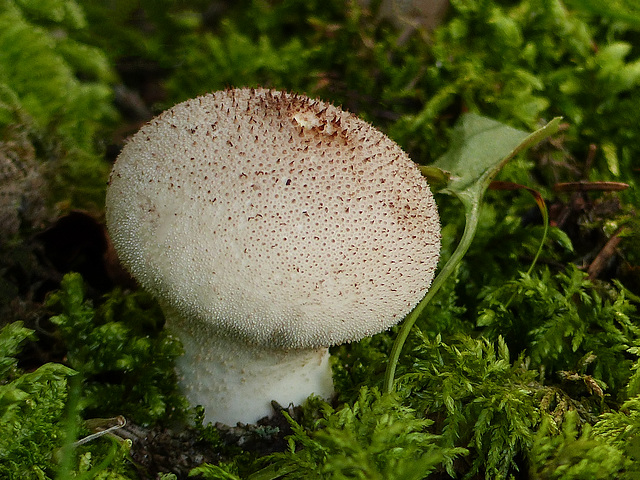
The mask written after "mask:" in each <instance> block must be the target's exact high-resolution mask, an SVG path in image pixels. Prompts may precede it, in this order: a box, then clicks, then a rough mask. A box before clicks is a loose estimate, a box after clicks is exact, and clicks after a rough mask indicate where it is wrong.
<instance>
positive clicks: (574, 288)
mask: <svg viewBox="0 0 640 480" xmlns="http://www.w3.org/2000/svg"><path fill="white" fill-rule="evenodd" d="M420 3H421V2H417V1H415V2H413V4H414V5H418V4H420ZM425 3H426V2H425ZM380 4H383V5H382V11H385V12H387V13H389V12H392V14H391V16H389V15H387V16H386V17H385V16H382V15H380V14H379V13H378V12H379V7H380V6H381V5H380ZM410 4H411V2H399V1H398V2H393V1H390V2H387V1H382V2H380V1H371V2H364V1H363V2H356V1H355V0H352V1H342V0H341V1H338V0H310V1H302V0H282V1H275V0H273V1H271V0H270V1H267V0H253V1H249V0H246V1H239V2H222V1H211V0H206V1H205V0H196V1H192V2H177V1H171V0H161V1H155V0H154V1H150V0H138V1H135V2H131V1H124V0H113V1H111V2H94V1H89V0H47V1H37V2H36V1H30V0H0V222H2V223H1V224H0V322H1V325H2V326H3V327H4V328H3V329H2V330H1V331H0V477H2V478H9V479H18V478H19V479H23V478H28V479H30V478H34V479H48V478H61V479H65V478H105V479H106V478H109V479H136V478H156V476H157V475H158V476H159V477H158V478H166V479H169V478H175V477H172V475H177V476H178V477H180V478H184V477H185V476H186V475H187V474H188V472H189V471H190V470H192V469H194V468H196V467H198V468H197V470H194V474H198V475H200V476H201V477H202V478H231V479H235V478H249V477H250V478H253V479H267V478H269V479H271V478H289V479H294V478H335V479H342V478H380V479H414V478H415V479H421V478H429V479H441V478H452V477H455V478H469V479H477V478H491V479H493V478H505V479H506V478H532V479H591V478H622V479H634V478H640V466H639V465H640V317H639V315H638V312H637V307H638V305H639V304H640V221H639V220H638V218H639V217H638V213H637V212H638V210H639V209H640V189H639V188H638V186H639V183H640V182H639V176H640V108H638V106H640V11H639V9H638V7H637V6H636V4H635V2H633V1H632V0H618V1H615V2H613V1H612V2H606V3H602V2H596V1H591V0H590V1H588V2H587V1H584V2H581V1H569V0H567V1H561V0H521V1H516V0H480V1H471V0H451V1H450V5H449V8H448V11H447V13H446V16H445V17H444V18H443V20H442V23H441V24H440V25H439V26H438V28H436V29H435V30H432V31H427V30H426V29H424V28H422V25H423V24H422V23H421V21H420V19H419V16H417V13H416V12H412V11H407V10H405V11H404V12H405V13H404V14H403V13H402V8H406V6H407V5H410ZM389 5H391V6H392V7H394V8H391V9H389V8H388V7H389ZM403 6H404V7H403ZM394 12H395V13H394ZM394 15H395V17H394ZM425 24H426V23H425ZM258 85H261V86H265V87H273V88H279V89H288V90H293V91H298V92H301V93H305V94H307V95H309V96H314V97H319V98H322V99H324V100H327V101H331V102H334V103H335V104H340V105H342V106H343V107H344V108H346V109H349V110H351V111H352V112H354V113H356V114H358V115H360V116H361V117H363V118H364V119H366V120H367V121H369V122H371V123H373V124H374V125H376V126H377V127H379V128H380V129H382V130H383V131H385V132H386V133H388V134H389V135H390V136H391V137H392V138H393V139H394V140H396V141H397V142H398V143H399V144H400V145H401V146H402V147H403V148H404V149H406V150H407V151H408V152H409V154H410V155H411V157H412V158H413V159H414V160H415V161H416V162H417V163H419V164H423V165H425V164H429V163H431V162H433V161H434V160H435V159H437V158H438V157H439V156H440V155H442V154H443V153H444V152H446V151H447V150H448V149H449V148H451V147H452V146H453V145H455V144H456V141H457V140H459V139H457V138H456V137H455V130H454V129H453V126H454V125H455V123H456V121H457V120H458V119H459V118H460V116H461V115H462V114H463V113H464V112H473V113H477V114H481V115H484V116H487V117H491V118H493V119H496V120H499V121H501V122H503V123H505V124H508V125H510V126H513V127H516V128H518V129H521V130H525V131H532V130H534V129H536V128H538V127H539V126H541V125H543V124H545V123H546V122H548V121H549V120H551V119H552V118H554V117H557V116H562V117H563V125H562V128H561V131H560V132H559V133H558V134H557V135H555V136H554V137H553V138H551V139H549V140H547V141H544V142H542V143H541V144H539V145H537V146H535V147H534V148H532V149H531V150H530V151H528V152H527V153H526V154H523V155H520V156H518V157H517V158H515V159H514V160H513V161H511V162H510V163H509V164H507V165H506V167H505V168H504V169H503V170H502V172H501V173H500V174H499V177H498V178H499V180H502V181H507V182H515V183H518V184H521V185H526V186H527V187H530V188H532V189H534V190H535V191H537V192H539V193H540V194H541V196H542V197H544V198H545V199H546V200H547V205H548V207H549V213H550V221H551V230H550V234H549V237H548V239H547V241H546V243H545V245H544V250H543V253H542V256H541V257H540V259H539V260H538V262H537V264H536V267H535V268H534V269H533V271H531V272H529V273H527V270H528V269H529V266H530V264H531V261H532V258H533V257H534V255H535V252H536V251H537V248H538V244H539V242H540V239H541V237H542V232H543V225H542V222H541V218H540V215H539V211H538V209H537V207H536V205H535V202H534V201H533V200H532V197H531V196H529V195H528V194H526V193H523V192H522V191H520V190H510V191H504V190H495V191H489V192H488V194H487V195H486V196H485V198H484V202H483V206H482V210H481V213H480V219H479V225H478V231H477V233H476V237H475V239H474V242H473V244H472V245H471V248H470V250H469V251H468V253H467V255H466V256H465V257H464V260H463V261H462V262H461V264H459V266H458V267H457V269H456V271H455V274H454V275H453V276H452V277H450V278H449V280H448V281H447V283H446V285H445V286H444V287H443V288H442V290H441V291H440V292H439V293H438V295H437V296H436V297H435V298H434V300H433V302H432V303H431V304H430V305H429V306H428V307H427V309H426V311H425V312H424V314H423V315H422V316H421V318H420V319H419V321H418V322H417V324H416V328H415V329H414V332H413V334H412V335H411V336H410V338H409V341H408V344H407V345H406V346H405V348H404V350H403V353H402V355H401V357H400V362H399V365H398V373H397V384H396V388H395V389H394V392H393V393H392V394H381V393H380V391H381V388H382V384H383V375H384V370H385V367H386V363H387V359H388V356H389V352H390V350H391V345H392V343H393V339H394V337H395V334H396V332H397V329H393V330H391V331H390V332H386V333H383V334H380V335H377V336H375V337H374V338H371V339H366V340H363V341H361V342H358V343H355V344H351V345H344V346H339V347H335V348H334V349H333V358H334V365H333V366H334V376H335V382H336V389H337V398H336V400H335V402H334V403H333V404H331V405H330V404H327V403H325V402H322V401H320V400H318V399H311V400H310V401H309V403H308V404H307V405H306V406H304V407H302V408H300V409H296V410H291V411H288V412H287V413H286V415H284V416H283V415H282V414H281V415H279V416H278V417H277V418H276V419H275V420H273V421H271V422H266V423H264V424H262V425H258V426H251V427H247V428H232V429H216V428H214V427H212V426H202V425H201V424H199V423H198V418H201V416H199V415H198V412H195V411H193V410H189V409H188V408H187V406H186V404H185V402H184V399H183V398H182V397H181V396H180V394H179V392H178V391H177V389H176V385H175V379H174V375H173V373H172V372H173V371H172V365H173V360H174V359H175V358H176V356H177V355H179V354H180V351H181V346H180V344H179V342H178V341H177V340H176V339H174V338H172V337H171V336H170V335H168V334H167V333H166V332H165V331H164V330H163V328H162V326H163V319H162V315H161V313H160V310H159V309H158V307H157V305H155V303H154V301H153V300H152V299H151V298H150V297H149V296H148V295H146V294H145V293H144V292H140V291H137V290H136V289H135V285H134V284H133V282H132V281H131V279H130V278H129V277H128V276H127V274H126V273H125V272H124V271H122V269H121V268H120V267H119V265H118V263H117V259H116V258H115V255H114V254H113V252H112V250H111V249H110V246H109V242H108V239H107V237H106V234H105V230H104V226H103V198H104V191H105V186H106V178H107V174H108V171H109V168H110V164H111V162H112V161H113V159H114V158H115V156H116V155H117V153H118V151H119V150H120V148H121V146H122V144H123V142H124V141H125V139H126V138H127V136H128V135H130V134H131V133H133V132H134V131H136V130H137V128H138V127H139V126H140V125H141V124H142V123H143V122H144V121H146V120H148V119H149V118H150V117H151V116H152V115H153V114H155V113H158V112H159V111H161V110H163V109H164V108H167V107H169V106H171V105H173V104H175V103H176V102H178V101H181V100H184V99H186V98H189V97H193V96H195V95H199V94H202V93H205V92H207V91H211V90H216V89H220V88H225V87H227V86H258ZM437 201H438V204H439V209H440V215H441V218H442V222H443V261H444V260H446V259H447V258H448V257H449V256H450V255H451V253H452V252H453V250H454V249H455V246H456V244H457V242H458V240H459V239H460V237H461V235H462V230H463V228H464V215H463V212H462V209H461V207H460V205H459V204H458V203H457V202H456V201H455V200H454V199H452V198H450V197H446V196H445V195H437ZM69 272H79V273H80V275H78V274H70V275H66V276H65V274H69ZM120 416H123V417H124V418H126V420H127V422H128V423H127V426H125V427H124V428H120V429H118V430H114V431H113V432H112V433H113V435H111V436H108V435H105V436H102V437H99V438H95V439H93V440H91V441H87V442H86V443H81V444H78V443H76V442H78V440H79V439H83V438H87V437H88V436H89V435H91V434H93V433H96V432H97V431H100V430H104V429H106V428H109V427H111V426H114V425H117V423H118V421H119V418H120ZM287 418H288V419H289V421H288V420H287ZM287 435H289V437H287V438H285V437H286V436H287Z"/></svg>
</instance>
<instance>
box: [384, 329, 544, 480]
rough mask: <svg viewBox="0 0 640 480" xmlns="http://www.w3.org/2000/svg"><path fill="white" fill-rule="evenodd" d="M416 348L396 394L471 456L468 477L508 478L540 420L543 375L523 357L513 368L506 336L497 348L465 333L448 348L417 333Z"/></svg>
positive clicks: (448, 442)
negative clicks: (540, 378)
mask: <svg viewBox="0 0 640 480" xmlns="http://www.w3.org/2000/svg"><path fill="white" fill-rule="evenodd" d="M414 342H415V343H416V345H415V347H414V349H413V351H412V353H411V356H410V358H406V359H405V362H407V363H405V365H404V366H403V367H402V372H401V376H400V378H399V379H398V382H397V386H396V388H397V389H398V390H399V392H400V393H402V394H403V395H405V396H406V397H407V400H408V401H409V403H410V405H411V406H412V407H413V408H414V409H415V410H416V411H420V412H424V415H425V416H426V417H428V418H435V419H437V420H436V427H437V431H439V432H442V433H441V434H442V444H443V445H444V446H446V447H450V448H453V447H454V446H458V447H464V448H468V449H469V450H470V451H471V459H470V462H471V465H470V467H469V469H468V470H467V471H466V472H465V473H466V478H469V477H471V476H472V475H475V474H476V473H478V472H484V474H485V476H486V478H496V479H498V478H508V474H509V473H511V472H512V471H513V470H517V469H518V465H517V463H516V460H517V458H518V456H519V455H520V454H522V453H523V452H527V451H528V449H529V447H530V446H531V443H532V441H533V434H534V432H535V429H536V427H537V426H538V423H539V421H540V403H541V402H540V399H541V396H542V391H543V389H542V388H540V386H539V385H537V386H536V384H535V382H534V379H535V376H536V374H535V372H532V371H530V370H528V369H527V367H526V365H525V363H524V359H523V358H519V359H518V360H517V361H516V362H514V363H513V364H512V363H511V361H510V358H509V349H508V348H507V345H506V343H505V342H504V341H503V340H502V339H501V338H499V339H498V340H497V343H496V344H495V345H494V344H493V343H491V342H489V341H487V340H485V339H473V338H470V337H468V336H463V335H459V336H457V337H456V338H455V339H453V340H452V341H451V342H449V343H445V342H443V341H442V339H441V338H440V336H439V335H438V336H436V338H434V339H429V338H427V337H426V336H424V335H422V334H421V332H417V338H415V339H414ZM451 468H452V466H451V465H450V469H451Z"/></svg>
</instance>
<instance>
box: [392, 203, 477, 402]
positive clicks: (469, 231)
mask: <svg viewBox="0 0 640 480" xmlns="http://www.w3.org/2000/svg"><path fill="white" fill-rule="evenodd" d="M452 193H453V192H452ZM455 195H456V196H457V197H458V199H459V200H460V201H461V202H462V204H463V205H464V207H465V213H466V215H465V216H466V222H465V226H464V232H463V233H462V238H461V239H460V243H458V246H457V247H456V249H455V251H454V252H453V254H452V255H451V257H450V258H449V261H447V263H446V264H445V265H444V267H442V270H440V273H438V276H437V277H436V278H435V280H434V281H433V284H432V285H431V288H429V291H428V292H427V294H426V295H425V296H424V298H423V299H422V300H421V301H420V303H418V305H417V306H416V308H414V309H413V310H412V311H411V313H409V315H407V317H406V318H405V319H404V322H403V323H402V327H401V328H400V331H399V332H398V336H397V337H396V340H395V342H394V343H393V347H392V349H391V355H390V358H389V363H388V364H387V370H386V372H385V375H384V386H383V391H385V392H387V393H389V392H391V390H392V389H393V384H394V377H395V374H396V368H397V366H398V360H399V358H400V353H401V352H402V348H403V347H404V344H405V342H406V340H407V338H408V337H409V333H410V332H411V328H413V325H414V324H415V323H416V320H418V318H419V317H420V314H421V313H422V311H423V310H424V309H425V307H426V306H427V304H428V303H429V302H430V301H431V299H432V298H433V297H434V296H435V294H436V293H437V292H438V290H440V287H442V285H444V284H445V282H446V281H447V279H448V278H449V276H450V275H451V274H452V273H453V272H454V271H455V269H456V267H457V266H458V264H459V263H460V260H462V257H464V255H465V254H466V253H467V250H469V246H470V245H471V242H472V240H473V237H474V235H475V233H476V228H477V227H478V218H479V215H478V213H479V209H480V200H481V199H474V198H471V197H470V196H466V195H465V196H463V195H458V194H457V193H455Z"/></svg>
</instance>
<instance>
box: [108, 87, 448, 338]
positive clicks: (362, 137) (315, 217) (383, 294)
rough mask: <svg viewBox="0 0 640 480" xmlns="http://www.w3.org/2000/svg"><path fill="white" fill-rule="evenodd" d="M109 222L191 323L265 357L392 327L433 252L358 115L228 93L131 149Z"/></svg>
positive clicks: (140, 271) (389, 146)
mask: <svg viewBox="0 0 640 480" xmlns="http://www.w3.org/2000/svg"><path fill="white" fill-rule="evenodd" d="M106 220H107V227H108V230H109V233H110V235H111V237H112V240H113V243H114V246H115V248H116V251H117V252H118V255H119V257H120V260H121V261H122V263H123V264H124V265H125V267H127V268H128V269H129V271H130V272H131V273H132V275H133V276H134V277H135V278H136V279H137V280H138V281H139V282H140V283H141V285H142V286H143V287H144V288H146V289H147V290H149V291H150V292H151V293H152V294H154V295H155V296H156V297H157V298H158V299H160V300H161V302H164V303H165V304H167V305H170V306H171V308H173V309H175V310H176V311H177V312H179V313H180V314H181V315H182V316H183V317H184V318H185V319H189V320H196V321H200V322H209V323H211V324H213V325H215V329H216V331H217V332H218V333H219V335H221V336H226V335H230V336H234V337H235V338H241V339H243V340H245V341H247V342H249V343H253V344H259V345H263V346H265V347H270V348H281V349H291V348H316V347H320V346H330V345H334V344H340V343H344V342H349V341H353V340H359V339H361V338H363V337H365V336H370V335H373V334H375V333H378V332H381V331H383V330H385V329H388V328H389V327H391V326H392V325H394V324H396V323H397V322H399V321H400V320H402V319H403V318H404V316H405V315H406V314H407V313H409V312H410V311H411V310H412V309H413V307H414V306H415V305H416V304H417V303H418V302H419V301H420V299H421V298H422V297H423V296H424V295H425V293H426V291H427V290H428V288H429V286H430V284H431V281H432V279H433V275H434V271H435V268H436V264H437V261H438V255H439V249H440V224H439V220H438V213H437V208H436V204H435V202H434V199H433V195H432V194H431V191H430V190H429V187H428V185H427V182H426V180H425V179H424V178H423V176H422V175H421V174H420V172H419V170H418V168H417V166H416V165H415V164H414V163H413V162H412V161H411V160H410V159H409V157H408V156H407V155H406V154H405V153H404V152H403V151H402V149H401V148H400V147H399V146H398V145H397V144H395V143H394V142H393V141H391V140H390V139H389V138H387V137H386V136H385V135H384V134H382V133H381V132H379V131H378V130H376V129H375V128H373V127H372V126H371V125H369V124H368V123H366V122H364V121H363V120H360V119H359V118H357V117H356V116H354V115H352V114H350V113H347V112H344V111H342V110H340V109H339V108H336V107H334V106H332V105H330V104H327V103H324V102H322V101H318V100H312V99H309V98H307V97H305V96H302V95H296V94H290V93H285V92H279V91H274V90H267V89H232V90H225V91H219V92H215V93H213V94H208V95H205V96H202V97H198V98H195V99H192V100H188V101H186V102H183V103H180V104H178V105H176V106H174V107H173V108H171V109H169V110H167V111H165V112H164V113H162V114H160V115H159V116H158V117H156V118H154V119H153V120H151V121H150V122H149V123H148V124H146V125H145V126H143V127H142V128H141V129H140V131H139V132H138V133H136V134H135V135H134V136H133V137H132V139H131V140H130V141H129V142H128V143H127V144H126V145H125V147H124V149H123V150H122V153H121V154H120V156H119V157H118V159H117V161H116V163H115V165H114V168H113V171H112V173H111V176H110V180H109V187H108V191H107V206H106Z"/></svg>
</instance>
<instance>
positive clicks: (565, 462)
mask: <svg viewBox="0 0 640 480" xmlns="http://www.w3.org/2000/svg"><path fill="white" fill-rule="evenodd" d="M552 425H553V423H552V422H551V420H550V419H546V420H545V422H544V423H543V425H542V427H541V428H540V430H539V431H538V433H537V434H536V437H535V442H534V444H533V447H532V451H531V460H530V464H531V466H530V472H529V473H530V476H531V478H534V479H541V480H542V479H545V480H546V479H549V480H552V479H553V480H581V479H593V480H598V479H603V480H604V479H609V478H617V479H620V480H624V479H634V478H639V477H638V475H639V474H640V470H638V469H637V464H635V465H634V462H632V461H631V459H630V458H626V457H625V455H624V452H623V451H622V450H620V449H618V448H616V447H614V446H612V445H609V444H608V443H607V442H606V441H604V439H603V438H601V437H599V436H598V435H595V434H594V432H593V430H592V428H591V426H590V425H588V424H586V425H584V426H583V428H582V432H580V428H579V427H578V414H577V412H575V411H571V412H569V413H567V415H566V417H565V422H564V424H563V425H562V429H561V431H560V432H559V434H555V433H554V430H555V429H554V428H553V426H552Z"/></svg>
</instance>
